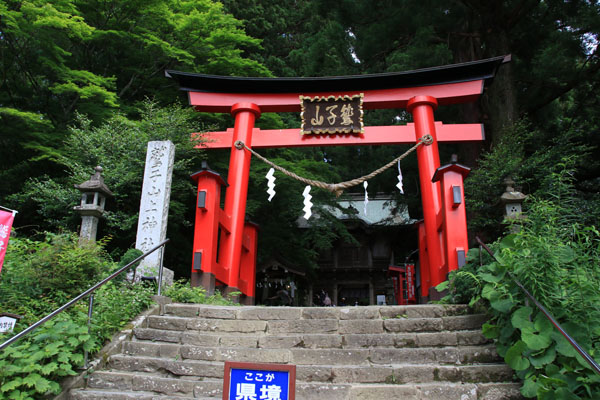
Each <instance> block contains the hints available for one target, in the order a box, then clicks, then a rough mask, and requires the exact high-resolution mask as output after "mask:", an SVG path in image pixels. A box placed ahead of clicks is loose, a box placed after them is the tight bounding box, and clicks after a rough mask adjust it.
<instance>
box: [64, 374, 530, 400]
mask: <svg viewBox="0 0 600 400" xmlns="http://www.w3.org/2000/svg"><path fill="white" fill-rule="evenodd" d="M88 387H89V388H91V389H92V390H91V391H89V393H90V396H91V397H85V396H86V394H85V392H83V391H80V390H76V391H73V392H72V395H71V398H72V399H78V400H79V399H81V400H83V399H99V398H104V399H119V400H120V399H144V400H145V399H157V400H158V399H160V400H163V399H165V400H166V399H170V398H177V399H182V398H183V399H185V398H186V397H187V398H220V397H222V391H223V382H222V380H202V381H198V380H188V379H174V378H163V377H156V376H152V375H143V374H142V375H141V374H124V373H114V372H96V373H94V374H92V375H91V376H90V378H89V379H88ZM518 387H519V386H518V384H513V383H447V382H431V383H406V384H400V383H374V384H347V383H346V384H344V383H303V382H299V383H297V385H296V398H297V399H298V400H312V399H315V400H317V399H319V400H320V399H327V400H350V399H351V400H354V399H356V400H369V399H373V400H375V399H377V400H380V399H382V398H401V399H419V400H425V399H430V400H433V399H435V400H438V399H445V400H452V399H457V400H459V399H460V400H470V399H472V400H479V399H485V400H499V399H520V398H522V397H521V396H520V393H519V390H518ZM125 390H129V391H130V392H128V393H127V392H125ZM152 393H154V394H152ZM99 394H101V395H104V396H105V397H98V396H99ZM94 396H95V397H94ZM165 396H177V397H165Z"/></svg>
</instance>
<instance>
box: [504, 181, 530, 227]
mask: <svg viewBox="0 0 600 400" xmlns="http://www.w3.org/2000/svg"><path fill="white" fill-rule="evenodd" d="M504 183H505V184H506V191H505V192H504V193H503V194H502V196H501V197H500V200H501V201H502V204H504V217H505V218H506V219H508V220H513V221H515V220H518V219H520V218H522V216H521V214H522V213H523V201H524V200H525V199H526V198H527V196H526V195H524V194H523V193H521V192H519V191H518V190H515V188H514V185H515V181H513V180H512V178H510V177H508V178H506V179H505V180H504Z"/></svg>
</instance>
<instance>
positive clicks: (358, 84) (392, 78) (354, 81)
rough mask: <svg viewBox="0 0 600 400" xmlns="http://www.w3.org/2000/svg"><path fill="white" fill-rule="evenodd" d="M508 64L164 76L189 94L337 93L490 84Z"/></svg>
mask: <svg viewBox="0 0 600 400" xmlns="http://www.w3.org/2000/svg"><path fill="white" fill-rule="evenodd" d="M509 61H510V55H506V56H500V57H494V58H488V59H485V60H478V61H470V62H465V63H460V64H450V65H443V66H438V67H431V68H423V69H417V70H412V71H404V72H386V73H380V74H365V75H347V76H323V77H291V78H265V77H240V76H220V75H207V74H197V73H190V72H182V71H174V70H166V71H165V76H166V77H168V78H172V79H174V80H175V81H176V82H177V84H178V85H179V87H180V89H181V90H185V91H188V92H212V93H296V92H297V93H301V92H337V91H354V90H378V89H388V88H408V87H415V86H431V85H442V84H449V83H458V82H470V81H476V80H484V81H488V80H490V79H491V78H493V77H494V75H495V74H496V71H497V69H498V68H499V67H500V65H502V64H503V63H506V62H509Z"/></svg>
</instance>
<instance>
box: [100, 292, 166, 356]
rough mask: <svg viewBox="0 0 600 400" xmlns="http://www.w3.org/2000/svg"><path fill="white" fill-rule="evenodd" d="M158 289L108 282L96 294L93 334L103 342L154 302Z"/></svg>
mask: <svg viewBox="0 0 600 400" xmlns="http://www.w3.org/2000/svg"><path fill="white" fill-rule="evenodd" d="M155 292H156V289H155V288H154V287H152V286H147V285H142V284H129V283H127V282H121V283H119V282H113V281H111V282H108V283H107V284H105V285H104V286H102V287H101V288H100V289H98V290H97V291H96V293H95V295H94V312H93V314H92V334H93V335H94V337H96V338H97V339H98V340H99V343H102V342H103V341H104V340H108V339H110V338H111V337H112V335H113V334H114V333H115V332H118V331H119V330H121V329H123V327H125V325H126V324H128V323H129V322H130V321H131V320H132V319H133V318H135V317H136V316H137V315H138V314H139V313H141V312H142V311H144V310H146V309H147V308H148V307H150V305H151V304H152V295H154V294H155ZM94 350H99V349H94Z"/></svg>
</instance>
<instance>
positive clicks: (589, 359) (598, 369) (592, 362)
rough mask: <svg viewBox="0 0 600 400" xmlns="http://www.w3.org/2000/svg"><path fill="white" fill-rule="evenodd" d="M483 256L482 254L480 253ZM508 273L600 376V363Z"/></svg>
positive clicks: (485, 247) (486, 249)
mask: <svg viewBox="0 0 600 400" xmlns="http://www.w3.org/2000/svg"><path fill="white" fill-rule="evenodd" d="M475 239H476V240H477V242H478V243H479V245H480V246H481V247H483V248H484V249H485V251H486V252H487V253H488V254H489V255H490V256H491V257H492V258H493V259H494V260H495V261H498V260H497V259H496V257H495V256H494V254H493V253H492V251H491V250H490V248H489V247H488V246H487V245H486V244H485V243H483V242H482V241H481V239H479V237H476V238H475ZM480 254H481V252H480ZM507 272H508V276H509V277H510V278H511V279H512V280H513V282H515V283H516V285H517V286H518V287H519V288H520V289H521V290H522V291H523V293H525V295H526V296H527V297H528V298H529V299H530V300H531V301H532V302H533V304H535V305H536V307H537V308H538V309H539V310H540V311H541V312H542V314H544V315H545V316H546V318H548V320H549V321H550V322H551V323H552V325H554V327H555V328H556V329H557V330H558V331H559V332H560V334H561V335H563V336H564V338H565V339H567V341H568V342H569V344H570V345H571V346H573V348H574V349H575V351H577V352H578V353H579V355H581V357H583V359H584V360H585V361H587V363H588V364H589V365H590V366H591V367H592V369H593V370H594V371H595V372H596V373H597V374H599V375H600V365H598V363H597V362H596V361H595V360H594V359H593V358H592V356H590V355H589V354H588V352H587V351H585V350H584V349H583V348H582V347H581V346H580V345H579V343H577V341H576V340H575V339H573V338H572V337H571V336H570V335H569V334H568V333H567V332H566V331H565V330H564V329H563V327H562V326H561V325H560V324H559V323H558V321H557V320H556V319H555V318H554V317H553V316H552V314H550V312H549V311H548V310H547V309H546V307H544V306H543V305H542V304H541V303H540V302H539V301H538V300H537V299H536V298H535V297H533V295H532V294H531V293H529V290H527V289H526V288H525V286H523V284H522V283H521V282H519V280H518V279H517V278H516V277H515V276H514V275H513V274H512V272H510V271H507Z"/></svg>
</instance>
